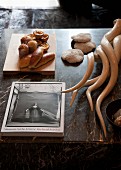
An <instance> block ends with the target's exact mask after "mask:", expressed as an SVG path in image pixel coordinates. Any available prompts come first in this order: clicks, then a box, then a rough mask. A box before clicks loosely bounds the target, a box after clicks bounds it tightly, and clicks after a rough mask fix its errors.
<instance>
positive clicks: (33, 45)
mask: <svg viewBox="0 0 121 170" xmlns="http://www.w3.org/2000/svg"><path fill="white" fill-rule="evenodd" d="M27 45H28V47H29V52H30V53H33V52H34V51H35V50H36V49H37V46H38V44H37V42H36V41H35V40H31V41H29V42H28V44H27Z"/></svg>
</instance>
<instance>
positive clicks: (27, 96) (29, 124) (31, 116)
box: [1, 82, 65, 137]
mask: <svg viewBox="0 0 121 170" xmlns="http://www.w3.org/2000/svg"><path fill="white" fill-rule="evenodd" d="M64 89H65V82H13V83H12V86H11V90H10V94H9V98H8V103H7V107H6V111H5V116H4V119H3V124H2V128H1V135H2V136H45V137H62V136H64V111H65V94H64V93H62V92H61V91H62V90H64Z"/></svg>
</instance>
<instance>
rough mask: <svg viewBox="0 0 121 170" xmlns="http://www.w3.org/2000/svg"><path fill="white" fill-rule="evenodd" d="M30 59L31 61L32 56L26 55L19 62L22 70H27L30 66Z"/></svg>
mask: <svg viewBox="0 0 121 170" xmlns="http://www.w3.org/2000/svg"><path fill="white" fill-rule="evenodd" d="M30 59H31V54H28V55H26V56H25V57H22V58H21V59H20V60H19V67H20V68H25V67H28V66H29V63H30Z"/></svg>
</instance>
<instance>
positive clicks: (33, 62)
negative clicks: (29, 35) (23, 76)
mask: <svg viewBox="0 0 121 170" xmlns="http://www.w3.org/2000/svg"><path fill="white" fill-rule="evenodd" d="M42 57H43V49H42V48H41V47H38V48H37V49H36V50H35V51H34V52H33V53H32V56H31V60H30V64H29V68H30V69H31V68H35V66H36V64H37V63H38V62H39V61H40V60H41V58H42Z"/></svg>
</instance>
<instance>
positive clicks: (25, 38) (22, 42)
mask: <svg viewBox="0 0 121 170" xmlns="http://www.w3.org/2000/svg"><path fill="white" fill-rule="evenodd" d="M31 40H33V39H32V37H30V36H29V35H25V36H24V37H22V38H21V44H27V43H28V42H29V41H31Z"/></svg>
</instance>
